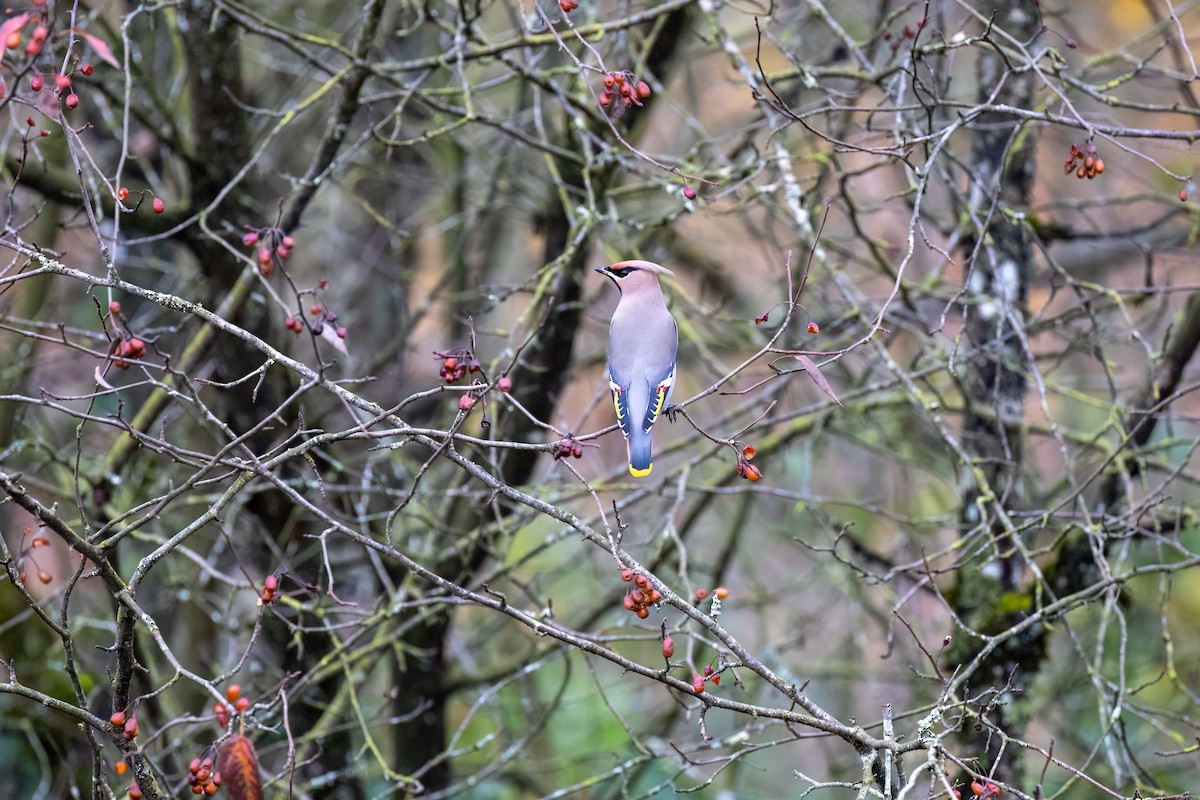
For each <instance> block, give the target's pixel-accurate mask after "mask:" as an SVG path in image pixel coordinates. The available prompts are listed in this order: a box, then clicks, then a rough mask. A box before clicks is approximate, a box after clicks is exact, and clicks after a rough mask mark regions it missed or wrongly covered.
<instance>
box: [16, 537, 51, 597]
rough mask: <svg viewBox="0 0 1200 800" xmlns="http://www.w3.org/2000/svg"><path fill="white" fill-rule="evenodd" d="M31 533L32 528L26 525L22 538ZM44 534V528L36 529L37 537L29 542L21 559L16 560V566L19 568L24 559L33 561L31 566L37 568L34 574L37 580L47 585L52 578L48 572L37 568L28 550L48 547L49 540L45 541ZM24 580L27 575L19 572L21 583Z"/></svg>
mask: <svg viewBox="0 0 1200 800" xmlns="http://www.w3.org/2000/svg"><path fill="white" fill-rule="evenodd" d="M33 532H34V531H33V526H32V525H26V526H25V529H24V530H23V531H22V534H23V536H28V535H30V534H31V533H33ZM44 532H45V530H44V528H40V527H39V528H38V529H37V535H36V536H34V537H33V539H32V540H31V541H30V542H29V547H28V548H27V549H26V550H25V551H24V552H22V554H21V558H20V559H18V561H17V564H18V566H20V565H21V564H23V563H24V562H25V559H26V558H27V557H28V558H29V560H30V561H33V565H34V566H35V567H37V572H36V573H35V574H36V575H37V579H38V580H39V581H41V582H42V583H49V582H50V581H52V580H53V579H54V578H53V576H51V575H50V573H49V572H46V570H44V569H42V568H41V567H40V566H38V564H37V561H36V560H34V558H33V556H32V555H30V554H29V550H33V549H34V548H37V547H49V546H50V540H49V539H47V538H46V537H45V536H44V535H43V534H44ZM26 578H28V575H27V573H26V572H25V570H21V583H24V582H25V580H26Z"/></svg>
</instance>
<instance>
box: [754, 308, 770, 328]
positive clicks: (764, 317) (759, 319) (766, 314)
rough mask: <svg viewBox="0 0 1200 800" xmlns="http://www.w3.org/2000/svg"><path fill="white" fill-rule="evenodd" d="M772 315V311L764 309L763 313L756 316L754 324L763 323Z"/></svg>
mask: <svg viewBox="0 0 1200 800" xmlns="http://www.w3.org/2000/svg"><path fill="white" fill-rule="evenodd" d="M770 316H771V312H770V311H764V312H763V313H761V314H759V315H758V316H757V317H755V318H754V324H755V325H762V324H763V323H764V322H766V321H767V320H768V319H770Z"/></svg>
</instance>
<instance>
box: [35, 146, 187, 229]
mask: <svg viewBox="0 0 1200 800" xmlns="http://www.w3.org/2000/svg"><path fill="white" fill-rule="evenodd" d="M42 135H43V136H45V134H42ZM149 191H150V190H149V189H143V190H142V192H141V196H140V197H138V204H137V205H136V206H134V207H133V210H134V211H137V210H138V209H139V208H141V207H142V201H143V200H145V199H146V192H149ZM128 197H129V190H128V189H126V188H125V187H124V186H122V187H121V188H120V189H117V199H118V200H120V201H121V202H122V203H124V202H125V200H126V199H127V198H128ZM150 208H151V210H153V211H154V213H155V214H161V213H163V212H164V211H166V210H167V206H166V204H165V203H163V200H162V198H161V197H155V198H154V199H153V200H151V201H150Z"/></svg>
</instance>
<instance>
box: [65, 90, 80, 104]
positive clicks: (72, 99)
mask: <svg viewBox="0 0 1200 800" xmlns="http://www.w3.org/2000/svg"><path fill="white" fill-rule="evenodd" d="M63 102H65V103H66V104H67V108H75V107H76V106H77V105H79V95H77V94H75V93H74V92H71V93H70V94H69V95H67V99H66V100H64V101H63Z"/></svg>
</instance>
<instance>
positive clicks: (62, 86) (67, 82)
mask: <svg viewBox="0 0 1200 800" xmlns="http://www.w3.org/2000/svg"><path fill="white" fill-rule="evenodd" d="M54 85H55V87H57V88H58V90H59V91H66V90H67V89H70V88H71V79H70V78H68V77H67V76H66V75H63V74H62V73H61V72H60V73H58V74H57V75H55V76H54Z"/></svg>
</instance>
